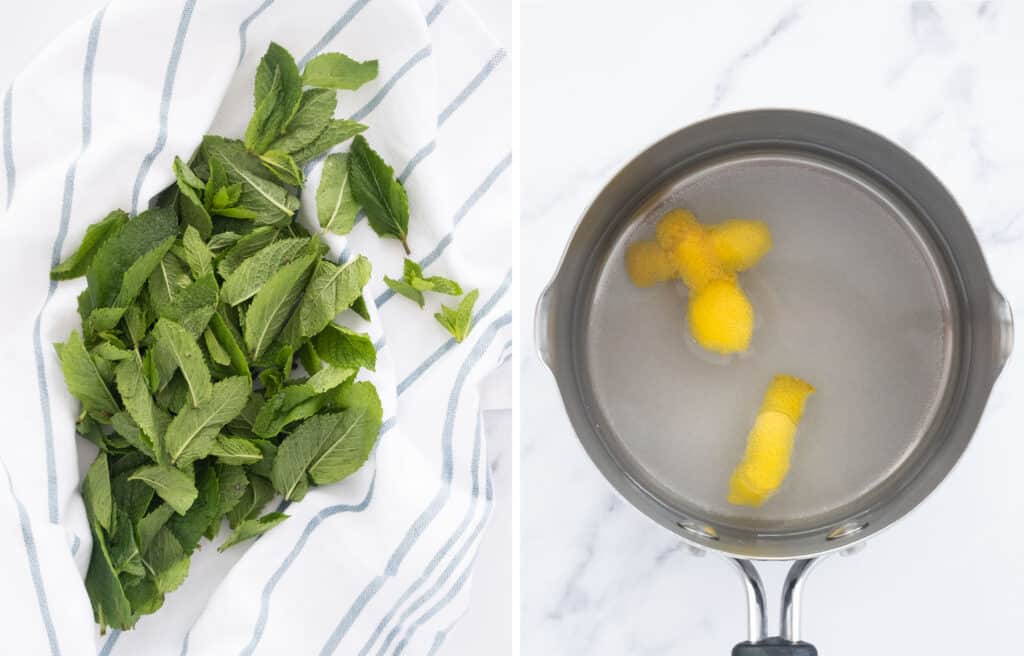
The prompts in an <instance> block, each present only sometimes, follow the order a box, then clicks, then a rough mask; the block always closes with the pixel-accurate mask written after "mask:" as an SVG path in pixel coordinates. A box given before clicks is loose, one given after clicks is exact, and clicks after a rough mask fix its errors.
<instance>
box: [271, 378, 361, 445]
mask: <svg viewBox="0 0 1024 656" xmlns="http://www.w3.org/2000/svg"><path fill="white" fill-rule="evenodd" d="M355 373H356V371H355V369H335V368H326V369H321V370H320V371H318V372H317V373H315V374H313V376H311V377H310V378H309V379H308V380H306V381H305V382H304V383H301V384H298V385H289V386H287V387H285V388H284V389H282V390H281V391H279V392H277V393H275V394H273V395H272V396H270V397H269V398H267V400H266V402H265V403H264V404H263V406H262V407H260V410H259V412H258V413H257V414H256V418H255V419H254V420H253V424H252V430H253V432H254V433H256V435H259V436H260V437H276V436H277V435H278V434H279V433H280V432H281V431H282V430H283V429H284V427H285V426H287V425H288V424H290V423H292V422H295V421H299V420H301V419H306V418H308V417H311V416H313V415H314V414H316V413H317V412H318V411H319V410H320V408H321V407H322V406H323V403H324V401H325V399H323V398H320V396H321V395H322V394H325V393H326V392H328V391H330V390H332V389H334V388H336V387H338V386H339V385H341V384H342V383H344V382H345V381H346V380H349V379H350V378H352V377H353V376H355Z"/></svg>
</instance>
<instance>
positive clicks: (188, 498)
mask: <svg viewBox="0 0 1024 656" xmlns="http://www.w3.org/2000/svg"><path fill="white" fill-rule="evenodd" d="M128 480H130V481H142V482H143V483H145V484H146V485H148V486H150V487H151V488H153V491H154V492H156V493H157V495H158V496H159V497H160V498H161V499H163V500H164V501H166V502H167V505H169V506H170V507H171V508H174V511H175V512H176V513H178V514H179V515H184V514H185V513H186V512H188V509H189V508H191V507H192V502H193V501H195V500H196V497H197V496H198V495H199V492H197V491H196V486H195V482H194V481H193V480H192V477H191V476H190V475H188V474H186V473H185V472H183V471H181V470H180V469H177V468H175V467H168V466H166V465H151V466H149V467H142V468H141V469H137V470H136V471H135V473H134V474H132V475H131V476H129V477H128Z"/></svg>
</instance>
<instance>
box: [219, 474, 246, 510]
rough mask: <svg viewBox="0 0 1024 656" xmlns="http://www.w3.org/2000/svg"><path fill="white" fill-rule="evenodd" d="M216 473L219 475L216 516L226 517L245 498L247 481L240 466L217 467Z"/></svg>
mask: <svg viewBox="0 0 1024 656" xmlns="http://www.w3.org/2000/svg"><path fill="white" fill-rule="evenodd" d="M217 471H218V473H219V475H220V507H219V508H218V509H217V514H218V515H226V514H227V513H229V512H231V511H232V510H233V509H234V507H235V506H237V505H238V503H239V501H241V500H242V497H243V496H245V491H246V490H248V489H249V479H248V478H246V476H245V468H243V467H242V466H241V465H219V466H218V470H217Z"/></svg>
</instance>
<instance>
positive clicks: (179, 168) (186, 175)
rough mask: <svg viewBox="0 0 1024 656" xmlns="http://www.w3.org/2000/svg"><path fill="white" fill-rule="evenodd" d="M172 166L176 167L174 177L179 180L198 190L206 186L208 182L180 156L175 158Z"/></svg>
mask: <svg viewBox="0 0 1024 656" xmlns="http://www.w3.org/2000/svg"><path fill="white" fill-rule="evenodd" d="M171 167H172V168H173V169H174V177H175V178H176V179H177V180H178V182H180V183H182V184H184V185H185V186H187V187H190V188H192V189H196V190H198V191H202V190H203V189H205V188H206V183H205V182H203V181H202V180H200V179H199V176H198V175H196V174H195V172H194V171H193V170H192V169H191V168H190V167H189V165H188V164H186V163H185V162H183V161H182V160H181V158H180V157H175V158H174V163H173V164H172V165H171Z"/></svg>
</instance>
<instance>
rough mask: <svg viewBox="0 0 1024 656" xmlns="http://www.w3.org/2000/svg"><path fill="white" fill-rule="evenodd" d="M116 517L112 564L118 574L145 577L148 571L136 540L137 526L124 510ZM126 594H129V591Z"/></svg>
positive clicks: (112, 536)
mask: <svg viewBox="0 0 1024 656" xmlns="http://www.w3.org/2000/svg"><path fill="white" fill-rule="evenodd" d="M115 516H116V520H115V521H114V531H113V533H112V535H111V536H110V563H111V564H112V565H113V566H114V569H115V570H116V571H117V573H118V574H129V575H131V576H145V575H146V569H145V567H143V565H142V553H141V552H140V551H139V545H138V542H136V540H135V526H133V525H132V523H131V518H129V517H128V515H127V514H126V513H125V512H124V511H123V510H121V509H118V510H117V512H116V515H115ZM125 594H127V590H126V591H125ZM129 599H130V597H129Z"/></svg>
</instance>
